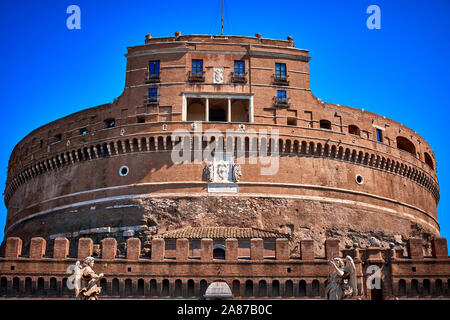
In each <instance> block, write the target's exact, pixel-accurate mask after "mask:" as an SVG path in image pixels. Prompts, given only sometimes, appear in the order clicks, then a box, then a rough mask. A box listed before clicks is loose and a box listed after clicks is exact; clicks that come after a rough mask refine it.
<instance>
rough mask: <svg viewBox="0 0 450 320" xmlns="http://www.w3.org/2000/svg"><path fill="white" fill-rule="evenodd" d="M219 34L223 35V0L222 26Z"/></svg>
mask: <svg viewBox="0 0 450 320" xmlns="http://www.w3.org/2000/svg"><path fill="white" fill-rule="evenodd" d="M220 35H222V36H223V0H222V28H221V29H220Z"/></svg>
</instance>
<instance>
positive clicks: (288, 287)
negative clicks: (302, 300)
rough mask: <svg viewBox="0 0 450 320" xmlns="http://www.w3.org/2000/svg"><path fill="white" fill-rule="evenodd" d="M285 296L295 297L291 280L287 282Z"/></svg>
mask: <svg viewBox="0 0 450 320" xmlns="http://www.w3.org/2000/svg"><path fill="white" fill-rule="evenodd" d="M284 295H285V296H286V297H292V296H293V295H294V285H293V283H292V281H291V280H288V281H286V284H285V290H284Z"/></svg>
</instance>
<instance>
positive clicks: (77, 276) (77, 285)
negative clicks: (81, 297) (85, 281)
mask: <svg viewBox="0 0 450 320" xmlns="http://www.w3.org/2000/svg"><path fill="white" fill-rule="evenodd" d="M81 270H82V268H81V266H80V261H77V263H76V264H75V268H73V274H74V280H73V287H74V289H75V293H76V295H78V292H79V291H80V289H81V273H82V272H81Z"/></svg>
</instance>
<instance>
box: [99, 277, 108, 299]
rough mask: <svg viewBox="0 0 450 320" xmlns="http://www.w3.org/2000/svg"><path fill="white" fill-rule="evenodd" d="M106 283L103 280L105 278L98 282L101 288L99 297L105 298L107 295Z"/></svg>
mask: <svg viewBox="0 0 450 320" xmlns="http://www.w3.org/2000/svg"><path fill="white" fill-rule="evenodd" d="M107 283H108V282H107V280H106V279H105V278H102V279H101V280H100V287H101V288H102V291H101V292H100V295H102V296H106V295H108V292H107V289H108V288H107V287H106V284H107Z"/></svg>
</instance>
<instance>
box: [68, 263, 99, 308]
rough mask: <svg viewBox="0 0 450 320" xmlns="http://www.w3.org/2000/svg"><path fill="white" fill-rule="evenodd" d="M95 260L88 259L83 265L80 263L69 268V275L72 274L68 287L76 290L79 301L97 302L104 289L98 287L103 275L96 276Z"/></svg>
mask: <svg viewBox="0 0 450 320" xmlns="http://www.w3.org/2000/svg"><path fill="white" fill-rule="evenodd" d="M93 267H94V258H93V257H87V258H86V259H85V260H84V262H83V264H82V265H80V261H77V263H76V264H74V265H71V266H69V268H67V273H72V275H71V276H70V277H69V279H68V281H67V287H68V288H69V289H74V290H75V297H76V298H77V300H97V299H98V295H99V294H100V292H101V290H102V288H101V287H99V286H98V284H99V282H100V280H101V279H102V278H103V273H100V274H96V273H95V272H94V270H93V269H92V268H93Z"/></svg>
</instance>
